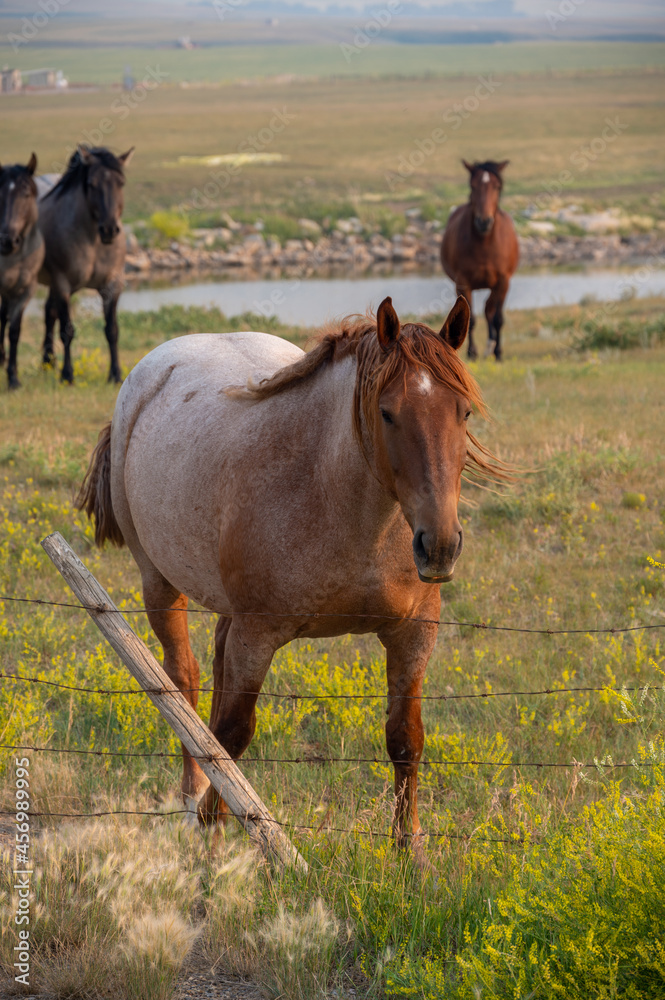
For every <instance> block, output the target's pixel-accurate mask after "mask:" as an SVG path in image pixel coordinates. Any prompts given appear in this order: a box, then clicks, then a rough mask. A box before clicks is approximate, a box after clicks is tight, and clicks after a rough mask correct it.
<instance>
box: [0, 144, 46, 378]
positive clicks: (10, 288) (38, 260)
mask: <svg viewBox="0 0 665 1000" xmlns="http://www.w3.org/2000/svg"><path fill="white" fill-rule="evenodd" d="M36 167H37V157H36V156H35V154H34V153H33V154H32V156H31V157H30V161H29V163H28V165H27V166H25V167H24V166H23V165H22V164H20V163H17V164H16V165H15V166H12V167H0V364H2V365H4V363H5V328H6V326H7V323H8V322H9V361H8V363H7V379H8V381H9V388H10V389H17V388H18V387H19V385H20V384H21V383H20V382H19V380H18V376H17V363H16V355H17V351H18V341H19V337H20V336H21V320H22V319H23V311H24V309H25V307H26V305H27V304H28V301H29V299H30V297H31V296H32V295H33V293H34V291H35V288H36V287H37V273H38V271H39V269H40V267H41V266H42V261H43V260H44V241H43V239H42V234H41V233H40V231H39V226H38V225H37V215H38V209H37V185H36V184H35V182H34V179H33V174H34V172H35V169H36Z"/></svg>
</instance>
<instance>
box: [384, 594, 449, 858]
mask: <svg viewBox="0 0 665 1000" xmlns="http://www.w3.org/2000/svg"><path fill="white" fill-rule="evenodd" d="M428 617H432V618H435V617H438V604H437V606H436V608H435V609H434V613H433V614H431V615H428ZM436 631H437V629H436V625H432V624H429V623H426V622H413V621H411V622H409V621H405V622H400V624H399V625H398V626H397V627H396V628H394V629H391V630H389V631H388V630H386V632H385V634H383V633H379V638H380V639H381V641H382V642H383V644H384V646H385V647H386V667H387V674H388V708H387V715H388V720H387V722H386V745H387V748H388V754H389V756H390V759H391V760H392V762H393V765H394V768H395V814H394V819H393V833H394V836H395V841H396V843H397V844H398V846H400V847H407V846H409V845H410V844H411V845H412V846H413V847H414V849H416V850H419V849H420V846H421V842H420V841H419V835H420V834H421V833H422V831H421V828H420V821H419V819H418V763H419V761H420V757H421V755H422V752H423V747H424V744H425V734H424V730H423V723H422V718H421V701H420V696H421V694H422V687H423V678H424V676H425V669H426V667H427V663H428V660H429V658H430V655H431V653H432V650H433V649H434V643H435V642H436ZM414 838H415V839H414Z"/></svg>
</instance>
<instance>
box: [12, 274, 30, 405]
mask: <svg viewBox="0 0 665 1000" xmlns="http://www.w3.org/2000/svg"><path fill="white" fill-rule="evenodd" d="M29 298H30V293H29V292H25V293H24V294H23V295H22V296H21V298H20V299H17V300H16V301H15V302H12V304H11V306H10V308H9V360H8V362H7V381H8V384H9V388H10V389H18V388H19V387H20V385H21V383H20V382H19V380H18V342H19V338H20V336H21V320H22V319H23V310H24V309H25V307H26V305H27V302H28V299H29Z"/></svg>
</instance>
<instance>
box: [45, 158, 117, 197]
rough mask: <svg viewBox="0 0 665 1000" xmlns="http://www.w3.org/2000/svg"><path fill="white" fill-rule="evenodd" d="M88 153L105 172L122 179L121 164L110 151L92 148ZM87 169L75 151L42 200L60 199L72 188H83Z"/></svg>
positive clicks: (87, 166) (88, 167)
mask: <svg viewBox="0 0 665 1000" xmlns="http://www.w3.org/2000/svg"><path fill="white" fill-rule="evenodd" d="M88 152H89V153H90V154H91V156H94V157H95V159H96V160H97V161H98V162H99V163H101V165H102V166H103V167H106V168H107V170H114V171H115V172H116V173H117V174H120V176H121V177H122V178H124V176H125V171H124V168H123V165H122V163H121V162H120V160H119V159H118V157H117V156H115V155H114V154H113V153H112V152H111V150H110V149H107V148H106V146H92V147H90V148H89V149H88ZM89 169H90V164H89V163H86V162H85V161H84V160H83V158H82V157H81V154H80V152H79V150H78V149H77V150H76V151H75V152H74V153H72V155H71V157H70V159H69V163H68V164H67V169H66V170H65V172H64V174H63V175H62V177H61V178H60V180H59V181H58V183H57V184H54V186H53V187H52V188H51V190H50V191H49V192H48V193H47V194H45V195H44V199H46V198H53V197H55V198H60V197H61V196H62V195H63V194H66V193H67V191H71V190H72V189H73V188H77V187H82V188H85V186H86V184H87V180H88V170H89Z"/></svg>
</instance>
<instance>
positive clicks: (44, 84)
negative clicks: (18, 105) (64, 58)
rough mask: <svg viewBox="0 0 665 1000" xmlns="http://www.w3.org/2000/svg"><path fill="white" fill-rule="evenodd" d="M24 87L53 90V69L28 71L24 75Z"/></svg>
mask: <svg viewBox="0 0 665 1000" xmlns="http://www.w3.org/2000/svg"><path fill="white" fill-rule="evenodd" d="M25 85H26V87H39V89H40V90H54V89H55V70H54V69H29V70H28V71H27V72H26V73H25Z"/></svg>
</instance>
